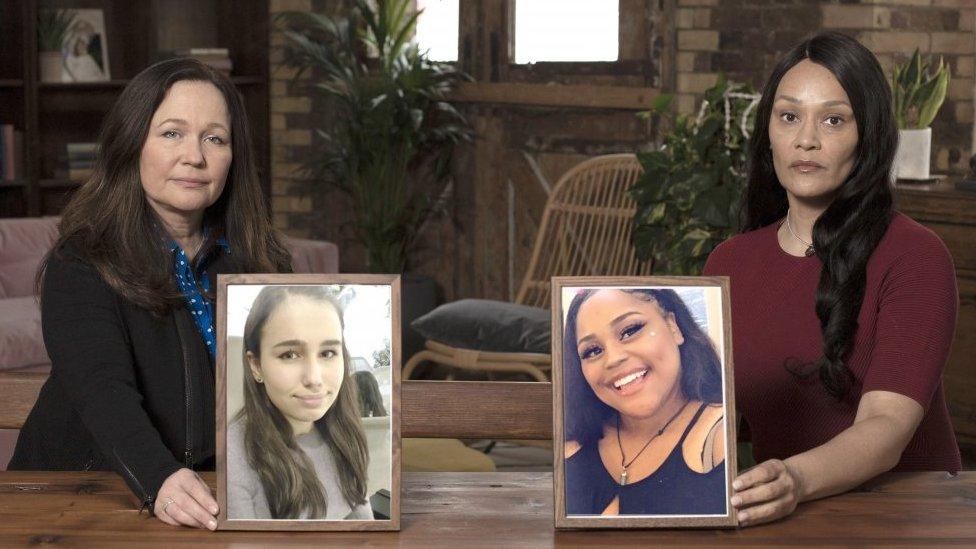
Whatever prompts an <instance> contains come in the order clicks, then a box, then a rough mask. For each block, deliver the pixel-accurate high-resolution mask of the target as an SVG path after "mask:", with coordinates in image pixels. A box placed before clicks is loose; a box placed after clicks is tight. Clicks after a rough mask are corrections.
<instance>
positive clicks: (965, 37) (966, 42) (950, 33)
mask: <svg viewBox="0 0 976 549" xmlns="http://www.w3.org/2000/svg"><path fill="white" fill-rule="evenodd" d="M677 4H678V5H677V16H676V21H677V26H678V40H677V42H678V47H677V52H676V59H675V61H676V69H677V79H676V87H677V90H676V91H677V92H678V96H677V106H678V109H679V111H680V112H683V113H691V112H694V111H695V109H696V108H697V107H696V106H697V104H698V102H699V101H700V98H701V92H702V91H704V90H705V89H707V88H708V87H709V86H711V85H712V84H714V82H715V80H716V78H717V77H718V73H719V71H722V72H724V73H725V74H726V75H728V76H729V77H730V78H732V79H735V80H738V81H744V82H751V83H752V84H753V85H754V86H755V87H756V89H759V88H760V87H761V86H762V84H763V83H764V81H765V79H766V77H767V76H768V74H769V72H770V71H771V70H772V68H773V66H774V65H775V63H776V61H777V60H778V58H779V57H780V56H781V55H782V54H784V53H785V52H786V51H788V50H789V49H790V48H791V47H792V46H794V45H795V44H796V43H798V42H799V41H801V40H803V39H804V38H805V37H806V36H808V35H810V34H813V33H815V32H818V31H819V30H837V31H840V32H843V33H845V34H849V35H851V36H853V37H855V38H857V39H858V40H860V41H861V43H863V44H864V45H865V46H867V47H868V48H869V49H870V50H871V51H873V52H874V53H875V55H877V56H878V60H879V61H880V63H881V66H882V67H883V68H884V69H885V72H886V74H888V75H889V77H890V75H891V67H892V66H893V65H894V64H895V63H904V62H905V61H907V60H908V58H909V57H910V56H911V54H912V51H913V50H914V49H915V48H916V47H917V48H919V49H920V50H921V51H922V53H923V54H929V55H934V56H936V58H938V56H940V55H941V56H942V57H944V58H945V60H946V62H947V63H948V64H949V65H950V67H951V77H952V78H951V81H950V86H949V92H948V94H947V98H946V102H945V103H944V104H943V106H942V110H941V111H939V115H938V116H937V117H936V119H935V121H934V122H933V124H932V132H933V137H932V139H933V144H932V156H933V158H932V166H933V168H932V170H933V172H953V173H960V172H965V171H967V168H968V161H969V156H970V151H971V148H972V136H973V129H972V125H973V58H974V54H976V38H974V32H973V30H974V15H976V0H889V1H884V0H860V1H857V0H855V1H845V2H842V3H837V2H803V1H799V2H798V1H796V0H792V1H791V0H722V1H720V0H678V3H677Z"/></svg>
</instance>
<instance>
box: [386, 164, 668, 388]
mask: <svg viewBox="0 0 976 549" xmlns="http://www.w3.org/2000/svg"><path fill="white" fill-rule="evenodd" d="M641 171H642V168H641V165H640V163H639V162H638V161H637V157H636V156H635V155H633V154H612V155H606V156H598V157H595V158H591V159H589V160H586V161H584V162H582V163H580V164H579V165H577V166H575V167H573V168H572V169H570V170H569V171H568V172H566V174H565V175H563V176H562V178H560V179H559V181H558V182H557V183H556V186H555V187H554V188H553V190H552V194H551V195H550V196H549V200H548V201H547V203H546V209H545V211H544V212H543V214H542V222H541V224H540V228H539V234H538V235H537V236H536V240H535V245H534V247H533V250H532V258H531V259H530V261H529V266H528V269H526V272H525V277H524V278H523V279H522V284H521V286H520V287H519V291H518V294H517V295H516V298H515V302H516V303H518V304H521V305H529V306H532V307H543V308H545V307H548V306H549V296H550V292H549V279H550V278H551V277H553V276H600V275H604V276H608V275H647V274H650V271H651V264H650V262H639V261H638V260H637V258H636V256H635V255H634V248H633V245H632V244H631V238H630V236H631V229H632V226H633V217H634V213H635V212H636V204H635V203H634V201H633V200H632V199H631V198H630V196H629V195H628V193H627V191H628V189H630V187H631V186H633V184H634V182H636V181H637V178H638V177H639V176H640V174H641ZM425 347H426V348H425V349H424V350H422V351H420V352H418V353H416V354H414V355H413V356H412V357H411V358H410V360H409V361H408V362H407V364H406V366H405V368H404V370H403V379H410V378H411V376H412V375H413V373H414V371H415V369H416V368H417V366H418V365H420V364H421V363H423V362H425V361H429V362H434V363H437V364H443V365H448V366H453V367H455V368H459V369H462V370H475V371H481V372H488V373H489V374H491V373H493V372H509V373H511V372H521V373H524V374H527V375H529V376H530V377H531V378H532V379H534V380H535V381H548V377H547V375H546V373H547V372H549V371H550V370H551V367H552V366H551V362H552V361H551V357H550V355H549V354H541V353H499V352H487V351H479V350H475V349H462V348H458V347H451V346H449V345H445V344H443V343H439V342H436V341H431V340H428V341H427V342H426V345H425Z"/></svg>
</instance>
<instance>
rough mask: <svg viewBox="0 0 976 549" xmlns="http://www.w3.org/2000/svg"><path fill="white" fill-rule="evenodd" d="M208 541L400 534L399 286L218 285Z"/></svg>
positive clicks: (261, 281) (320, 281) (305, 279)
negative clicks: (325, 533) (259, 535)
mask: <svg viewBox="0 0 976 549" xmlns="http://www.w3.org/2000/svg"><path fill="white" fill-rule="evenodd" d="M217 308H218V311H217V341H218V353H217V372H216V375H217V378H216V380H217V409H216V415H217V501H218V504H219V506H220V515H219V517H218V522H217V527H218V529H227V530H399V527H400V498H399V494H400V440H399V431H400V427H399V425H400V421H399V410H400V403H399V390H400V376H399V373H400V368H399V365H400V341H399V336H398V334H399V333H400V329H399V319H400V281H399V277H396V276H387V275H309V274H261V275H221V276H219V277H218V290H217Z"/></svg>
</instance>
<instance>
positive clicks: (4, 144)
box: [0, 124, 24, 181]
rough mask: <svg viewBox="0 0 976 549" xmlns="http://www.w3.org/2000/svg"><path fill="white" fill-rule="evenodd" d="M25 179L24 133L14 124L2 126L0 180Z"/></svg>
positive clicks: (0, 129) (0, 131)
mask: <svg viewBox="0 0 976 549" xmlns="http://www.w3.org/2000/svg"><path fill="white" fill-rule="evenodd" d="M23 177H24V132H22V131H19V130H17V129H16V128H14V125H13V124H0V180H2V181H16V180H18V179H22V178H23Z"/></svg>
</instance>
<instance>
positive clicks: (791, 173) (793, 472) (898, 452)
mask: <svg viewBox="0 0 976 549" xmlns="http://www.w3.org/2000/svg"><path fill="white" fill-rule="evenodd" d="M896 146H897V131H896V128H895V122H894V119H893V116H892V112H891V91H890V89H889V87H888V83H887V80H886V78H885V76H884V73H883V72H882V70H881V67H880V65H879V64H878V62H877V60H876V59H875V58H874V56H873V55H872V54H871V52H870V51H868V50H867V49H866V48H864V46H862V45H861V44H859V43H858V42H857V41H856V40H854V39H852V38H849V37H847V36H844V35H841V34H837V33H827V34H821V35H818V36H815V37H813V38H811V39H810V40H808V41H806V42H804V43H802V44H800V45H798V46H797V47H796V48H794V49H793V50H792V51H790V52H789V53H788V54H787V55H786V56H785V57H784V58H783V59H782V60H781V61H780V62H779V64H778V65H777V66H776V68H775V69H774V70H773V73H772V75H771V76H770V78H769V81H768V82H767V83H766V86H765V88H764V91H763V97H762V100H761V101H760V103H759V107H758V110H757V117H756V130H755V133H754V135H753V137H752V142H751V144H750V149H751V150H750V155H751V156H750V158H751V162H750V168H749V184H748V189H747V191H746V198H745V208H744V210H745V224H744V229H745V231H744V234H741V235H739V236H736V237H734V238H732V239H730V240H729V241H727V242H725V243H723V244H721V245H720V246H719V247H718V248H716V249H715V251H714V252H713V253H712V254H711V256H710V257H709V259H708V263H707V265H706V267H705V274H706V275H725V276H729V277H730V279H731V290H732V291H731V295H732V326H733V337H734V340H735V374H736V379H735V385H736V391H737V395H736V403H737V404H738V406H739V409H740V413H741V414H742V416H743V417H744V418H745V421H746V422H747V423H748V425H749V428H750V432H751V434H752V442H753V449H754V452H755V456H756V459H757V461H758V462H759V465H757V466H756V467H754V468H752V469H750V470H749V471H746V472H745V473H743V474H742V475H740V476H739V477H738V478H737V479H736V480H735V482H734V483H733V488H734V489H735V494H734V495H733V498H732V504H733V505H734V506H735V507H736V508H738V509H739V520H740V522H741V523H742V524H745V525H749V524H758V523H762V522H768V521H771V520H775V519H777V518H781V517H783V516H786V515H788V514H790V513H791V512H793V510H794V509H795V508H796V505H797V503H799V502H801V501H806V500H812V499H817V498H821V497H824V496H829V495H832V494H837V493H840V492H844V491H846V490H849V489H851V488H854V487H856V486H858V485H859V484H861V483H863V482H865V481H866V480H868V479H870V478H872V477H874V476H876V475H878V474H880V473H883V472H885V471H889V470H898V471H912V470H943V471H953V472H954V471H957V470H958V469H959V468H960V458H959V449H958V446H957V445H956V440H955V437H954V435H953V431H952V425H951V423H950V421H949V414H948V411H947V409H946V403H945V398H944V395H943V391H942V384H941V373H942V369H943V367H944V366H945V362H946V359H947V357H948V353H949V346H950V343H951V341H952V334H953V331H954V327H955V319H956V308H957V302H958V295H957V292H956V283H955V274H954V270H953V266H952V259H951V257H950V256H949V253H948V251H947V250H946V248H945V246H944V245H943V244H942V242H941V241H940V240H939V238H938V237H937V236H935V234H934V233H932V232H931V231H929V230H928V229H926V228H924V227H922V226H920V225H918V224H917V223H915V222H914V221H912V220H911V219H909V218H908V217H905V216H904V215H902V214H899V213H896V212H895V211H894V209H893V205H892V190H891V186H890V184H889V172H890V169H891V164H892V160H893V158H894V154H895V148H896Z"/></svg>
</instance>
